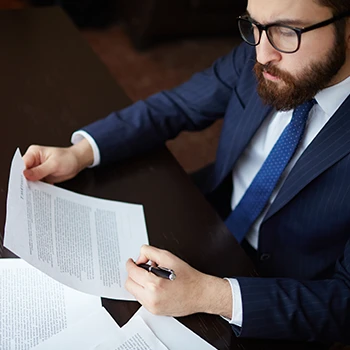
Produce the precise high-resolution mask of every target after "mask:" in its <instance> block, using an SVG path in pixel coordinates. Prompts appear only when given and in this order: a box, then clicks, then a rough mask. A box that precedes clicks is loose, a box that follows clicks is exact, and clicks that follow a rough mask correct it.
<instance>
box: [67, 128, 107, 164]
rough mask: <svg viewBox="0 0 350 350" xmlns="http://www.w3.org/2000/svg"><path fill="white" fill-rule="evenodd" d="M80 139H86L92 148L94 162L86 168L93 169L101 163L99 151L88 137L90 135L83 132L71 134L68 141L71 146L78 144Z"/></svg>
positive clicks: (93, 141) (94, 142)
mask: <svg viewBox="0 0 350 350" xmlns="http://www.w3.org/2000/svg"><path fill="white" fill-rule="evenodd" d="M82 139H86V140H87V141H88V142H89V144H90V146H91V148H92V152H93V155H94V161H93V163H92V164H91V165H90V166H89V167H88V168H93V167H95V166H97V165H99V164H100V162H101V156H100V150H99V148H98V146H97V143H96V141H95V140H94V139H93V138H92V137H91V136H90V134H88V133H87V132H86V131H84V130H78V131H76V132H74V133H73V135H72V137H71V140H70V141H71V142H72V144H73V145H75V144H76V143H78V142H79V141H81V140H82Z"/></svg>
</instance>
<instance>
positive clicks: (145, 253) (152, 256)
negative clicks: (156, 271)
mask: <svg viewBox="0 0 350 350" xmlns="http://www.w3.org/2000/svg"><path fill="white" fill-rule="evenodd" d="M164 253H165V250H163V249H159V248H156V247H153V246H150V245H146V244H144V245H143V246H142V247H141V251H140V256H139V258H138V259H137V261H136V263H137V264H141V263H145V262H147V261H149V260H151V261H152V262H153V263H156V264H157V265H161V264H162V263H163V264H164V263H166V262H165V261H164V258H165V257H164V255H165V254H164Z"/></svg>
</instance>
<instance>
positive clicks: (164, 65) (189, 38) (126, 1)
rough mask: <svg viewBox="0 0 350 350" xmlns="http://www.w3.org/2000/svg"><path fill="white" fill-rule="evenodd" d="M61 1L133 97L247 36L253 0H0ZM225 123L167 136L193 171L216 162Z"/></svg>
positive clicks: (2, 1) (19, 1)
mask: <svg viewBox="0 0 350 350" xmlns="http://www.w3.org/2000/svg"><path fill="white" fill-rule="evenodd" d="M35 6H61V7H62V8H63V9H64V11H65V12H66V13H67V15H68V16H69V17H70V18H71V19H72V21H73V22H74V23H75V25H76V27H77V28H78V29H79V30H80V32H81V34H82V36H83V38H85V40H87V42H88V43H89V44H90V46H91V48H92V49H93V50H94V52H95V53H96V54H97V55H98V56H99V57H100V59H101V60H102V62H103V63H104V64H105V65H106V66H107V67H108V69H109V71H110V72H111V74H112V75H113V77H114V78H115V80H116V81H117V83H118V84H119V85H120V86H121V87H122V88H123V89H124V90H125V92H126V93H127V95H128V96H129V97H130V99H131V100H132V101H137V100H139V99H143V98H146V97H147V96H149V95H151V94H153V93H155V92H157V91H160V90H163V89H168V88H171V87H174V86H176V85H178V84H180V83H182V82H184V81H186V80H187V79H189V78H190V77H191V75H192V74H193V73H195V72H197V71H200V70H203V69H205V68H207V67H208V66H210V65H211V64H212V63H213V61H214V60H215V59H216V58H218V57H220V56H222V55H224V54H226V53H228V52H229V51H230V50H231V49H232V48H233V47H234V46H236V45H237V44H239V43H240V38H239V35H238V31H237V25H236V17H237V16H238V15H240V14H241V13H243V12H244V10H245V7H246V0H176V1H171V0H0V10H6V9H22V8H27V7H35ZM220 130H221V122H220V121H218V122H216V123H214V125H213V126H211V127H210V128H208V129H207V130H205V131H202V132H196V133H182V134H181V135H179V136H178V137H177V138H176V139H175V140H172V141H169V142H168V144H167V145H168V147H169V149H170V151H171V152H172V153H173V154H174V156H175V157H176V158H177V160H178V161H179V162H180V164H181V165H182V166H183V167H184V169H185V170H186V171H188V172H191V171H194V170H196V169H199V168H201V167H203V166H204V165H206V164H207V163H209V162H212V161H213V160H214V158H215V152H216V147H217V142H218V137H219V134H220Z"/></svg>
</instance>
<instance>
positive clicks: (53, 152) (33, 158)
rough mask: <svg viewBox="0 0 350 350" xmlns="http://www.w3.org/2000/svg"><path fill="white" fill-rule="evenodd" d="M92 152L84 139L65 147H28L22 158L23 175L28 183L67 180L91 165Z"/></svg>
mask: <svg viewBox="0 0 350 350" xmlns="http://www.w3.org/2000/svg"><path fill="white" fill-rule="evenodd" d="M93 157H94V156H93V151H92V148H91V146H90V144H89V142H88V141H87V140H86V139H83V140H82V141H80V142H78V143H77V144H75V145H73V146H70V147H65V148H58V147H44V146H30V147H29V148H28V150H27V151H26V153H25V154H24V156H23V161H24V164H25V166H26V169H25V170H24V172H23V174H24V176H25V177H26V178H27V180H30V181H39V180H42V181H46V182H49V183H58V182H62V181H65V180H69V179H71V178H73V177H74V176H75V175H77V174H78V173H79V172H80V171H81V170H83V169H85V168H86V167H87V166H89V165H91V164H92V163H93Z"/></svg>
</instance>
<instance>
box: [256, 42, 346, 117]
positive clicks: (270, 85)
mask: <svg viewBox="0 0 350 350" xmlns="http://www.w3.org/2000/svg"><path fill="white" fill-rule="evenodd" d="M340 39H341V38H339V37H338V38H337V40H336V43H335V45H334V47H333V48H332V49H331V50H329V53H328V54H327V56H326V57H325V58H324V59H322V61H321V62H313V63H311V64H309V66H308V67H306V68H305V69H304V70H303V71H302V72H300V73H299V76H297V77H295V76H293V75H292V74H290V73H288V72H285V71H282V70H280V69H279V68H277V67H275V66H273V65H272V64H271V63H268V64H265V65H263V64H261V63H259V62H256V63H255V66H254V72H255V74H256V77H257V80H258V87H257V91H258V94H259V96H260V97H261V99H262V101H263V102H264V103H265V104H267V105H270V106H272V107H274V108H275V109H276V110H277V111H288V110H291V109H294V108H296V107H297V106H299V105H301V104H303V103H304V102H306V101H309V100H311V99H313V98H314V97H315V95H316V94H317V93H318V92H319V91H321V90H323V89H324V88H326V87H328V86H329V84H330V82H331V81H332V79H333V78H334V76H335V75H336V74H337V73H338V72H339V70H340V68H341V67H342V66H343V65H344V63H345V60H346V46H345V42H344V39H343V38H342V40H340ZM264 72H267V73H269V74H271V75H273V76H275V77H278V78H279V79H280V80H279V83H281V82H282V86H279V85H277V84H276V83H275V82H273V81H270V80H267V79H265V78H264V75H263V73H264Z"/></svg>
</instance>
